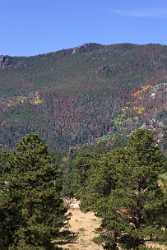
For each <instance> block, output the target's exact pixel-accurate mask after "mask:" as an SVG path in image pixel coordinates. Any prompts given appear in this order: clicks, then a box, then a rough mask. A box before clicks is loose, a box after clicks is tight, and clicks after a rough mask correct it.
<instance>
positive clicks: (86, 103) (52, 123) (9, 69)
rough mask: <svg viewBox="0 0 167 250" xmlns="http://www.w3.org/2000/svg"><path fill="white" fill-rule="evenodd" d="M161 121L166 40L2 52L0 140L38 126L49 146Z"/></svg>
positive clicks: (160, 126) (166, 112) (166, 105)
mask: <svg viewBox="0 0 167 250" xmlns="http://www.w3.org/2000/svg"><path fill="white" fill-rule="evenodd" d="M166 124H167V46H162V45H159V44H148V45H134V44H114V45H100V44H95V43H90V44H84V45H82V46H79V47H76V48H72V49H66V50H61V51H57V52H54V53H48V54H44V55H37V56H31V57H11V56H0V144H2V145H3V146H6V147H13V146H14V145H15V143H16V142H17V141H18V140H19V139H20V138H21V137H22V136H23V135H25V134H27V133H30V132H35V133H39V134H40V135H41V137H42V138H43V139H45V140H46V141H47V142H48V144H49V146H50V147H51V148H52V149H57V150H67V149H68V148H69V147H71V146H76V145H81V144H86V143H88V144H92V143H95V142H99V141H103V140H105V139H106V138H108V137H109V138H111V141H112V138H113V135H114V134H116V133H118V134H122V135H127V134H129V133H130V132H131V131H132V130H133V129H135V128H137V127H141V126H144V127H151V128H153V129H154V130H156V131H157V134H158V138H159V140H162V137H163V131H164V130H165V126H166Z"/></svg>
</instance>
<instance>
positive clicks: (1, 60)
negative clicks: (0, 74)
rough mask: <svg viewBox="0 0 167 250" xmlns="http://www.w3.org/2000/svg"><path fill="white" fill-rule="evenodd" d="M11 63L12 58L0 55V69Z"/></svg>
mask: <svg viewBox="0 0 167 250" xmlns="http://www.w3.org/2000/svg"><path fill="white" fill-rule="evenodd" d="M9 65H10V60H9V57H8V56H3V55H1V56H0V69H5V68H6V67H8V66H9Z"/></svg>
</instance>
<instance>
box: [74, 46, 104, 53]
mask: <svg viewBox="0 0 167 250" xmlns="http://www.w3.org/2000/svg"><path fill="white" fill-rule="evenodd" d="M101 47H102V45H100V44H97V43H85V44H83V45H81V46H79V47H76V48H74V49H73V51H72V54H75V53H77V52H80V53H83V52H91V51H93V50H96V49H100V48H101Z"/></svg>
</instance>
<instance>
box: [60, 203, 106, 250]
mask: <svg viewBox="0 0 167 250" xmlns="http://www.w3.org/2000/svg"><path fill="white" fill-rule="evenodd" d="M74 207H75V206H74ZM74 207H73V206H71V208H70V210H69V212H70V213H71V219H70V222H69V223H70V230H71V231H72V232H74V233H75V234H76V235H77V237H76V240H75V241H74V242H72V243H69V244H66V245H65V246H64V249H69V250H103V248H102V247H101V246H98V245H97V244H95V243H94V242H93V239H94V238H95V237H96V236H97V234H96V232H95V231H96V229H97V228H98V227H99V226H100V219H99V218H97V217H96V216H95V215H94V213H92V212H89V213H83V212H81V210H80V208H79V207H77V206H76V207H75V208H74Z"/></svg>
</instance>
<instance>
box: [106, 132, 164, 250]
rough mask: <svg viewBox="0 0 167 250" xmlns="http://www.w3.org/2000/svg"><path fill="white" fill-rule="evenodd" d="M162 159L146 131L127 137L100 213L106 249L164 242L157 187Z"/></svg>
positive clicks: (161, 194)
mask: <svg viewBox="0 0 167 250" xmlns="http://www.w3.org/2000/svg"><path fill="white" fill-rule="evenodd" d="M165 171H166V165H165V161H164V157H163V156H162V154H161V152H160V149H159V147H158V146H157V145H156V144H155V143H154V139H153V135H152V133H151V132H150V131H145V130H142V129H139V130H137V131H136V132H135V133H133V134H132V135H131V136H130V139H129V144H128V146H127V148H125V153H124V157H123V158H122V154H120V161H119V163H118V164H117V166H116V176H115V177H116V184H115V188H114V190H113V191H112V192H111V193H110V195H109V196H108V201H107V202H106V203H105V204H104V207H103V211H102V213H101V215H102V217H103V224H102V227H104V228H105V229H106V230H107V231H106V232H107V233H104V235H103V237H104V241H105V247H106V249H117V248H118V246H119V245H122V246H123V248H125V249H139V247H140V246H141V245H144V243H145V242H146V241H151V240H162V241H165V240H166V239H167V197H166V195H164V192H163V191H162V190H161V188H160V187H159V185H158V176H159V174H160V173H164V172H165Z"/></svg>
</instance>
